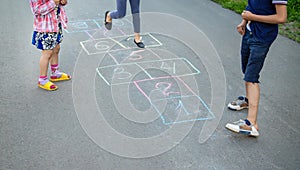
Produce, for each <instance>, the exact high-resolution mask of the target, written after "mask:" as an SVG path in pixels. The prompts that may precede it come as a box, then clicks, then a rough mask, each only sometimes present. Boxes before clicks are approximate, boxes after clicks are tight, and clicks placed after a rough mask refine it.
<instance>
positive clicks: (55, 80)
mask: <svg viewBox="0 0 300 170" xmlns="http://www.w3.org/2000/svg"><path fill="white" fill-rule="evenodd" d="M70 79H71V76H70V75H68V74H66V73H62V74H61V76H60V77H59V78H57V77H56V76H51V77H50V81H54V82H57V81H65V80H70Z"/></svg>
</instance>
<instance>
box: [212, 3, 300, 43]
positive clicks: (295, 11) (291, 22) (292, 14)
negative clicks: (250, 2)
mask: <svg viewBox="0 0 300 170" xmlns="http://www.w3.org/2000/svg"><path fill="white" fill-rule="evenodd" d="M212 1H214V2H216V3H218V4H220V5H222V7H223V8H227V9H230V10H233V11H235V12H236V13H239V14H240V13H242V12H243V10H244V9H245V7H246V5H247V0H212ZM287 7H288V22H287V23H285V24H281V25H280V26H279V28H280V29H279V33H280V34H281V35H284V36H286V37H288V38H290V39H292V40H294V41H296V42H298V43H300V0H289V1H288V6H287Z"/></svg>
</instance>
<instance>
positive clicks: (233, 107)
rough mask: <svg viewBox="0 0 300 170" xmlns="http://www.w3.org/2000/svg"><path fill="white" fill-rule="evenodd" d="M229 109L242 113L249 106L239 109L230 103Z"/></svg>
mask: <svg viewBox="0 0 300 170" xmlns="http://www.w3.org/2000/svg"><path fill="white" fill-rule="evenodd" d="M227 107H228V109H230V110H233V111H240V110H243V109H248V106H247V107H239V106H233V105H231V104H230V103H229V104H228V106H227Z"/></svg>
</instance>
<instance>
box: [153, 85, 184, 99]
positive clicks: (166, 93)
mask: <svg viewBox="0 0 300 170" xmlns="http://www.w3.org/2000/svg"><path fill="white" fill-rule="evenodd" d="M161 85H167V87H165V88H164V89H163V95H164V96H169V95H170V94H180V93H179V92H173V91H170V92H167V91H168V90H169V89H170V88H171V87H172V83H168V82H158V83H156V84H155V88H157V89H159V86H161Z"/></svg>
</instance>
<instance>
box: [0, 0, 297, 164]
mask: <svg viewBox="0 0 300 170" xmlns="http://www.w3.org/2000/svg"><path fill="white" fill-rule="evenodd" d="M114 8H115V2H114V1H109V0H103V1H100V0H98V1H97V0H89V1H79V0H72V1H69V4H68V5H67V6H66V11H67V15H68V17H69V25H68V29H67V30H65V31H64V35H65V37H64V40H63V43H62V46H61V52H60V69H61V70H62V71H64V72H67V73H70V74H71V75H72V76H73V79H72V80H71V81H66V82H59V83H57V85H58V86H59V89H58V90H57V91H54V92H47V91H44V90H42V89H39V88H38V87H37V78H38V76H39V75H38V74H39V57H40V55H41V52H40V51H38V50H37V49H36V48H35V47H34V46H33V45H31V36H32V25H33V16H32V13H31V11H30V6H29V2H28V1H20V2H19V1H18V2H17V1H8V0H5V1H3V2H2V3H1V7H0V9H1V15H0V19H1V23H2V25H1V29H0V37H1V40H2V41H1V42H0V44H1V46H0V56H1V58H0V67H1V72H0V78H1V83H0V169H1V170H2V169H3V170H6V169H30V170H31V169H51V170H52V169H78V170H79V169H80V170H81V169H105V170H106V169H109V170H110V169H117V170H121V169H124V170H128V169H147V170H148V169H149V170H150V169H155V170H157V169H172V170H173V169H180V170H181V169H299V167H300V154H299V153H300V133H299V131H300V128H299V127H298V123H299V121H300V115H299V110H300V104H299V101H300V100H299V97H300V87H299V83H300V82H299V74H300V67H299V64H300V58H299V54H300V48H299V47H300V46H299V43H296V42H294V41H292V40H290V39H288V38H285V37H283V36H280V35H279V36H278V37H277V39H276V41H275V42H274V44H273V45H272V47H271V49H270V52H269V54H268V57H267V60H266V62H265V66H264V69H263V70H262V73H261V97H260V107H259V114H258V123H259V127H260V136H259V137H258V138H253V137H248V136H245V135H242V134H236V133H233V132H230V131H228V130H227V129H225V124H226V123H228V122H233V121H236V120H239V119H242V118H245V117H246V114H247V111H246V110H243V111H240V112H233V111H230V110H228V109H227V108H226V104H227V103H228V102H230V101H231V100H233V99H235V98H236V97H237V96H239V95H242V94H244V93H245V92H244V82H243V80H242V78H243V75H242V73H241V69H240V59H239V57H240V55H239V47H240V41H241V36H240V35H239V34H238V33H237V31H236V25H237V24H239V22H240V19H241V18H240V16H239V14H236V13H234V12H232V11H230V10H227V9H223V8H222V7H221V6H219V5H218V4H215V3H213V2H211V1H209V0H201V1H199V0H189V1H183V0H178V1H174V0H163V1H160V0H151V1H141V23H142V28H141V31H142V37H143V41H144V42H145V44H146V46H147V47H146V49H137V48H136V47H135V45H134V44H133V39H132V23H131V17H130V16H127V17H125V18H123V19H121V20H115V21H114V23H113V30H112V31H110V32H108V31H106V30H105V28H103V25H102V24H103V17H104V13H105V11H106V10H113V9H114ZM127 9H128V11H127V14H130V7H129V4H128V6H127Z"/></svg>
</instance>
